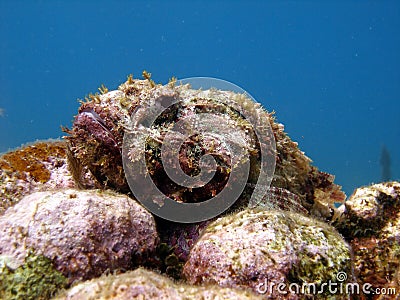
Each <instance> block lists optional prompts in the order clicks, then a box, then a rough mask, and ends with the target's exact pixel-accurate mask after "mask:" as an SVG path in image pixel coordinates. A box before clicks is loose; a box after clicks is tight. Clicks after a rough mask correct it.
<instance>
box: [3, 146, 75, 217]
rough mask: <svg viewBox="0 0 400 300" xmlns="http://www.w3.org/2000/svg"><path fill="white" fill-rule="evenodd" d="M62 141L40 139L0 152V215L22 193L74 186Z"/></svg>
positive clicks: (20, 197) (19, 198) (21, 195)
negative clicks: (0, 153)
mask: <svg viewBox="0 0 400 300" xmlns="http://www.w3.org/2000/svg"><path fill="white" fill-rule="evenodd" d="M66 150H67V147H66V142H65V141H58V140H48V141H40V142H36V143H33V144H30V145H26V146H23V147H21V148H18V149H16V150H13V151H10V152H7V153H4V154H2V155H1V156H0V215H2V214H3V213H4V211H5V210H6V209H7V208H8V207H10V206H12V205H14V204H15V203H17V202H18V201H19V200H21V199H22V197H23V196H25V195H27V194H29V193H33V192H36V191H41V190H46V189H59V188H68V187H74V186H75V183H74V180H73V179H72V176H71V174H70V172H69V170H68V165H67V156H66Z"/></svg>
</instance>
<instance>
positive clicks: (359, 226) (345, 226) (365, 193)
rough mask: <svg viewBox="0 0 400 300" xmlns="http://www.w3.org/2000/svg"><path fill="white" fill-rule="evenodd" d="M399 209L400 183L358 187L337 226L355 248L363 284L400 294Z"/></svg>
mask: <svg viewBox="0 0 400 300" xmlns="http://www.w3.org/2000/svg"><path fill="white" fill-rule="evenodd" d="M399 209H400V183H399V182H385V183H379V184H374V185H371V186H367V187H362V188H358V189H357V190H355V192H354V193H353V194H352V195H351V196H350V198H349V199H348V200H347V201H346V203H345V204H344V205H343V206H342V207H341V208H340V210H342V211H343V213H342V215H341V216H340V217H339V219H338V220H337V221H336V222H335V224H334V225H335V226H336V227H337V228H338V230H339V231H340V232H341V233H342V234H343V235H344V236H345V237H346V239H347V240H348V241H349V243H350V245H351V247H352V249H353V252H354V267H355V274H356V276H357V279H358V281H359V283H360V284H364V283H369V284H371V285H372V286H373V288H386V289H387V288H390V287H391V288H396V289H397V291H400V280H399V278H400V276H399V274H400V214H399ZM369 297H370V298H368V299H384V298H378V296H375V298H374V297H373V296H372V295H369Z"/></svg>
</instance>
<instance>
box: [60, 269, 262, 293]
mask: <svg viewBox="0 0 400 300" xmlns="http://www.w3.org/2000/svg"><path fill="white" fill-rule="evenodd" d="M63 299H64V300H80V299H87V300H90V299H93V300H94V299H109V300H112V299H114V300H116V299H118V300H125V299H126V300H129V299H149V300H150V299H154V300H156V299H174V300H202V299H221V300H222V299H227V300H228V299H229V300H234V299H237V300H250V299H254V300H261V299H262V297H260V296H257V295H256V294H253V293H252V292H251V291H243V290H238V289H231V288H221V287H219V286H212V285H209V286H190V285H187V284H183V283H175V282H173V281H172V280H171V279H169V278H167V277H165V276H162V275H160V274H157V273H154V272H151V271H147V270H145V269H136V270H135V271H130V272H127V273H124V274H119V275H110V276H102V277H100V278H97V279H93V280H91V281H86V282H82V283H80V284H78V285H76V286H74V287H72V288H70V289H69V290H67V291H65V292H63V293H61V294H60V295H58V296H57V297H56V298H54V300H63Z"/></svg>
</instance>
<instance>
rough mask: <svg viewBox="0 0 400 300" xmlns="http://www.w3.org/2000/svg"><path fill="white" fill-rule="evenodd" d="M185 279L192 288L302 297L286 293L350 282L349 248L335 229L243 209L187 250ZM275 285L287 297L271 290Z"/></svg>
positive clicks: (293, 215) (299, 217)
mask: <svg viewBox="0 0 400 300" xmlns="http://www.w3.org/2000/svg"><path fill="white" fill-rule="evenodd" d="M338 274H342V275H340V277H337V276H339V275H338ZM183 275H184V277H185V278H186V279H187V281H188V282H189V283H191V284H218V285H221V286H224V287H236V288H237V287H242V288H243V287H244V288H251V289H253V290H254V291H255V292H257V293H260V294H265V296H266V297H267V298H268V299H269V298H271V299H276V298H277V297H278V298H282V299H301V298H302V297H303V296H304V294H302V293H301V291H300V292H299V291H297V294H292V293H290V291H291V290H293V288H296V287H300V288H301V287H302V285H303V283H304V284H315V286H316V287H317V288H320V286H322V284H323V283H328V282H329V281H331V282H336V283H340V282H342V283H345V281H346V282H350V281H351V280H352V279H353V276H352V266H351V255H350V249H349V247H348V245H347V244H346V242H345V241H344V240H343V239H342V237H341V236H340V235H339V234H338V233H337V232H336V230H335V229H334V228H333V227H331V226H329V225H327V224H325V223H322V222H319V221H317V220H315V219H311V218H308V217H306V216H303V215H301V214H297V213H292V212H284V211H274V210H269V211H268V210H261V211H259V210H244V211H241V212H239V213H236V214H232V215H230V216H226V217H222V218H220V219H218V220H217V221H215V222H213V223H211V224H210V225H209V226H208V227H207V228H206V230H205V231H204V232H203V234H202V236H201V237H200V239H199V240H198V242H197V243H196V244H195V245H194V247H193V248H192V250H191V251H190V254H189V258H188V261H187V262H186V264H185V265H184V267H183ZM342 276H347V279H346V280H343V277H342ZM341 280H342V281H341ZM279 284H284V285H285V286H286V289H283V290H284V291H285V292H286V293H287V294H283V293H280V292H279V291H278V290H277V289H276V288H275V289H272V290H271V289H270V288H269V287H270V286H271V285H274V286H275V287H277V286H278V285H279ZM290 285H291V286H292V289H291V290H289V286H290ZM294 290H295V289H294ZM310 292H311V293H312V290H310ZM314 294H316V292H314ZM324 295H325V296H326V297H327V296H329V293H328V292H327V290H326V289H325V294H324ZM330 296H332V295H330ZM335 296H337V298H336V299H341V296H343V297H344V298H346V295H335Z"/></svg>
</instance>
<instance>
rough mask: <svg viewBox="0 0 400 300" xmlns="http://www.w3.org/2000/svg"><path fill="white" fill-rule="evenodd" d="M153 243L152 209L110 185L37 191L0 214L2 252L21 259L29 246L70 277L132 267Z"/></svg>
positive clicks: (149, 250)
mask: <svg viewBox="0 0 400 300" xmlns="http://www.w3.org/2000/svg"><path fill="white" fill-rule="evenodd" d="M157 243H158V236H157V232H156V227H155V222H154V218H153V217H152V215H151V214H149V213H148V212H147V211H146V210H145V209H144V208H142V207H141V206H140V205H139V204H138V203H136V201H134V200H132V199H130V198H129V197H127V196H125V195H117V194H115V193H113V192H110V191H98V190H91V191H82V190H74V189H66V190H61V191H48V192H36V193H33V194H31V195H28V196H26V197H24V198H23V199H22V200H21V201H20V202H19V203H17V204H16V205H15V206H13V207H11V208H9V209H8V210H7V211H6V213H5V214H4V215H3V216H1V217H0V255H8V256H11V257H13V258H14V259H16V260H17V261H19V262H20V263H21V264H22V263H23V260H24V258H25V256H26V253H27V251H29V249H33V250H34V251H35V253H37V254H38V255H42V256H44V257H47V258H49V259H50V260H51V261H52V262H53V264H54V266H55V268H56V269H57V270H58V271H60V272H61V273H62V274H63V275H64V276H66V277H67V278H68V280H69V282H70V283H71V282H74V281H80V280H85V279H91V278H94V277H97V276H100V275H101V274H103V273H104V272H105V271H113V270H117V269H121V270H124V269H130V268H132V267H134V266H135V265H138V264H140V263H141V262H143V261H144V260H145V259H146V258H147V257H148V256H149V255H151V254H152V253H153V252H154V250H155V248H156V246H157Z"/></svg>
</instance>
